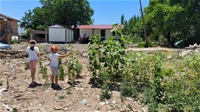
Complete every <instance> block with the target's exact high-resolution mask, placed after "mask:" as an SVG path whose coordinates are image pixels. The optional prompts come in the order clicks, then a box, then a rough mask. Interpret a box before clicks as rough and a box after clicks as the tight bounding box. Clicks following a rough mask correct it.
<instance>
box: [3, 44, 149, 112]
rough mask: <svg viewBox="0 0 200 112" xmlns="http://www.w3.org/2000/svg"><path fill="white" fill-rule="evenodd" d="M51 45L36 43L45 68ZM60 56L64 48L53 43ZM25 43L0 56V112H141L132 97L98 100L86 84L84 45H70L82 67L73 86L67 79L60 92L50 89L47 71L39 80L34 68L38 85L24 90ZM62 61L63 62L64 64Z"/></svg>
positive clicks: (94, 89)
mask: <svg viewBox="0 0 200 112" xmlns="http://www.w3.org/2000/svg"><path fill="white" fill-rule="evenodd" d="M51 45H52V44H45V43H43V44H38V45H37V46H39V47H40V48H42V49H43V53H44V55H42V57H41V60H42V62H43V64H45V65H47V64H48V63H49V61H48V60H47V57H48V56H49V54H50V46H51ZM57 45H58V46H59V47H60V53H66V52H67V51H68V45H66V44H57ZM27 46H28V44H26V43H25V44H16V45H12V48H13V49H14V51H16V52H13V51H12V53H9V54H8V53H6V52H5V53H1V56H2V54H4V56H2V57H1V59H0V68H1V69H0V85H1V86H0V101H1V102H0V112H7V111H12V110H13V111H16V110H18V112H65V111H66V112H67V111H70V112H78V111H80V112H109V111H110V112H131V111H132V112H145V111H147V107H146V106H144V105H142V104H140V102H138V101H137V100H136V99H134V98H123V100H122V99H121V98H120V92H119V91H117V90H116V91H112V98H111V99H109V100H106V101H104V102H101V101H100V98H99V97H100V89H99V88H97V87H95V86H93V85H92V84H91V83H90V72H89V71H88V70H87V67H86V65H87V58H86V57H87V52H86V51H87V45H85V44H74V45H73V46H74V48H73V50H78V51H79V53H78V59H79V60H80V62H81V63H82V65H83V70H82V73H81V76H82V78H80V79H77V80H76V85H75V87H73V86H71V84H70V83H69V81H68V77H65V80H64V81H59V84H60V86H61V87H62V89H61V90H53V89H52V88H51V80H50V76H51V72H50V68H49V67H47V68H48V70H47V71H48V78H42V74H40V73H39V72H38V71H39V65H38V66H37V74H36V82H38V83H41V84H42V85H41V86H37V87H36V88H28V86H29V84H30V81H31V79H30V70H25V63H26V62H27V61H28V59H27V54H26V53H24V52H23V51H24V50H25V49H26V47H27ZM66 60H67V58H64V59H63V61H66Z"/></svg>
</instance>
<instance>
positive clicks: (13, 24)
mask: <svg viewBox="0 0 200 112" xmlns="http://www.w3.org/2000/svg"><path fill="white" fill-rule="evenodd" d="M11 29H12V31H13V33H18V22H17V21H11Z"/></svg>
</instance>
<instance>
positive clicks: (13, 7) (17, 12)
mask: <svg viewBox="0 0 200 112" xmlns="http://www.w3.org/2000/svg"><path fill="white" fill-rule="evenodd" d="M88 1H89V2H90V7H91V8H92V9H93V10H94V15H93V17H92V18H93V19H94V24H114V23H120V18H121V15H122V14H124V16H125V20H128V19H130V18H131V17H132V16H133V15H140V12H139V8H140V4H139V0H88ZM141 1H142V7H143V8H144V7H146V6H148V4H149V0H141ZM38 6H39V7H40V6H41V4H40V2H39V0H0V13H2V14H5V15H7V16H10V17H13V18H15V19H18V20H20V19H21V18H22V17H23V16H24V13H25V11H27V10H29V9H30V10H32V9H34V8H35V7H38Z"/></svg>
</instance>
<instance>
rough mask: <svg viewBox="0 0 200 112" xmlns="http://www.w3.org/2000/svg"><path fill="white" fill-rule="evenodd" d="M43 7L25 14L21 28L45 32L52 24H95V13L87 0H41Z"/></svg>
mask: <svg viewBox="0 0 200 112" xmlns="http://www.w3.org/2000/svg"><path fill="white" fill-rule="evenodd" d="M40 3H41V4H42V7H36V8H34V9H33V11H30V10H29V12H25V16H24V17H22V19H21V21H22V22H21V23H20V27H21V28H25V29H27V28H31V29H36V30H45V29H46V27H47V26H49V25H52V24H62V25H67V26H71V25H76V24H77V23H78V22H79V23H80V24H88V23H89V24H93V22H94V20H93V19H91V17H92V15H93V14H94V11H93V10H92V9H91V7H90V4H89V2H88V1H87V0H40Z"/></svg>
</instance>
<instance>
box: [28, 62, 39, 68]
mask: <svg viewBox="0 0 200 112" xmlns="http://www.w3.org/2000/svg"><path fill="white" fill-rule="evenodd" d="M37 63H38V60H31V61H30V62H29V65H30V69H31V70H33V69H34V68H36V65H37Z"/></svg>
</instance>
